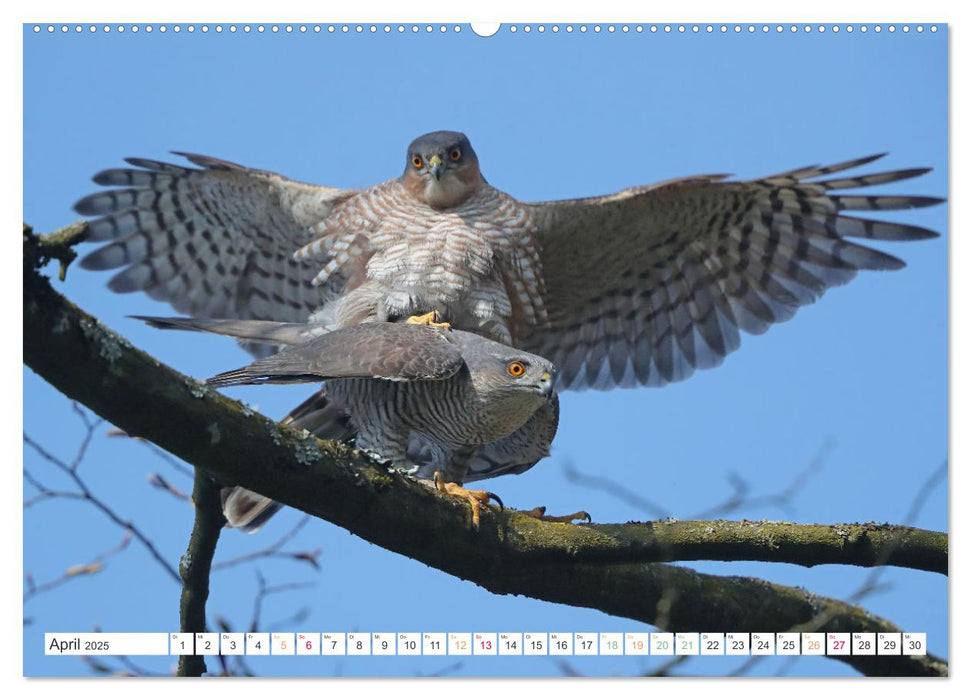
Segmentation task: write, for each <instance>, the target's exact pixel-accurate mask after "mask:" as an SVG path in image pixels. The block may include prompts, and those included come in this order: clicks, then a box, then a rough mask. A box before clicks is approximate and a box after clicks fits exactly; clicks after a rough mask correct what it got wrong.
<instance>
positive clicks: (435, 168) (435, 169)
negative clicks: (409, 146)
mask: <svg viewBox="0 0 971 700" xmlns="http://www.w3.org/2000/svg"><path fill="white" fill-rule="evenodd" d="M428 171H429V172H430V173H431V174H432V176H433V177H434V178H435V182H438V181H439V180H441V179H442V174H443V173H444V172H445V164H444V163H443V162H442V159H441V158H439V157H438V156H432V157H431V158H430V159H429V161H428Z"/></svg>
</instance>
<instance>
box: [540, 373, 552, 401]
mask: <svg viewBox="0 0 971 700" xmlns="http://www.w3.org/2000/svg"><path fill="white" fill-rule="evenodd" d="M539 387H540V390H541V391H542V392H543V393H544V394H545V395H546V397H547V398H549V397H550V396H552V395H553V377H552V375H550V373H549V372H543V374H542V376H540V378H539Z"/></svg>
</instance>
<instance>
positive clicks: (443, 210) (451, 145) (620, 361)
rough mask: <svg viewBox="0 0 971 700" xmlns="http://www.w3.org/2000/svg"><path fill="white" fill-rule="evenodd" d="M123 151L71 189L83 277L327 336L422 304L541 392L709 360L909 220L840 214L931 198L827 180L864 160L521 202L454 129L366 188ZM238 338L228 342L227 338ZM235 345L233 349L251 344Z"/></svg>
mask: <svg viewBox="0 0 971 700" xmlns="http://www.w3.org/2000/svg"><path fill="white" fill-rule="evenodd" d="M180 155H185V156H186V157H187V158H188V159H189V160H190V161H191V162H192V163H194V164H195V165H197V166H199V167H198V168H190V167H182V166H178V165H171V164H168V163H162V162H158V161H153V160H145V159H136V158H131V159H128V163H129V164H131V165H132V166H134V168H125V169H111V170H106V171H103V172H101V173H99V174H98V175H96V176H95V182H97V183H98V184H101V185H107V186H116V187H117V189H113V190H109V191H102V192H99V193H96V194H93V195H91V196H88V197H85V198H84V199H82V200H81V201H80V202H78V203H77V205H76V209H77V211H78V212H79V213H81V214H84V215H87V216H92V217H97V218H94V220H92V221H91V222H90V225H89V231H90V234H89V236H90V240H94V241H110V242H109V243H108V244H107V245H104V246H103V247H101V248H99V249H97V250H95V251H94V252H93V253H91V254H89V255H88V256H87V257H86V258H85V259H84V260H83V261H82V265H83V266H84V267H87V268H89V269H110V268H123V269H122V270H121V272H120V273H118V274H116V275H115V277H114V278H112V280H111V282H110V283H109V286H110V287H111V288H112V289H114V290H116V291H119V292H127V291H135V290H144V291H146V292H148V293H149V294H150V295H151V296H153V297H154V298H157V299H162V300H167V301H169V302H170V303H171V304H172V306H174V307H175V308H176V309H177V310H179V311H181V312H185V313H188V314H192V315H194V316H201V317H209V318H221V319H226V321H224V324H225V325H224V327H223V331H224V332H231V330H232V320H233V319H242V320H247V319H250V320H252V319H267V320H274V321H281V322H294V323H301V324H302V323H305V322H307V321H308V319H309V320H310V321H311V322H312V324H313V325H315V326H316V327H318V328H320V329H324V330H331V329H335V328H341V327H346V326H348V325H351V324H355V323H358V322H361V321H373V320H379V321H396V320H401V319H404V318H407V317H411V316H414V315H417V314H423V313H426V312H429V311H432V310H437V311H438V312H440V314H441V316H442V317H443V320H445V321H447V322H449V323H451V324H452V326H453V327H455V328H460V329H465V330H468V331H472V332H476V333H480V334H483V335H488V336H490V337H492V338H494V339H496V340H499V341H501V342H504V343H507V344H510V345H513V346H515V347H518V348H522V349H524V350H527V351H529V352H533V353H536V354H538V355H541V356H543V357H547V358H549V359H550V360H552V361H553V362H554V363H555V364H556V366H557V367H558V369H559V374H558V379H557V381H558V384H557V385H558V387H560V388H570V389H582V388H588V387H589V388H597V389H606V388H610V387H613V386H636V385H653V386H657V385H663V384H666V383H668V382H673V381H678V380H680V379H684V378H685V377H687V376H689V375H690V374H691V373H692V372H693V371H694V369H696V368H707V367H712V366H715V365H717V364H719V363H720V362H721V360H722V358H724V357H725V356H726V355H727V354H729V353H730V352H732V351H733V350H735V349H736V348H737V347H738V345H739V331H740V330H742V331H747V332H749V333H762V332H764V331H765V330H766V329H768V327H769V326H770V325H772V324H773V323H776V322H780V321H784V320H787V319H789V318H791V317H792V316H793V314H794V313H795V312H796V310H797V309H798V308H799V307H800V306H802V305H805V304H808V303H811V302H813V301H815V300H816V299H817V298H819V296H820V295H822V293H823V292H824V291H825V290H826V289H828V288H829V287H832V286H835V285H838V284H842V283H844V282H846V281H848V280H849V279H851V278H852V277H853V276H854V275H855V274H856V272H857V271H858V270H862V269H866V270H893V269H898V268H900V267H902V266H903V263H902V262H901V261H900V260H898V259H897V258H895V257H892V256H890V255H888V254H886V253H883V252H880V251H878V250H875V249H873V248H870V247H867V246H864V245H861V244H859V243H856V242H853V241H851V240H850V239H863V240H864V241H869V240H891V241H896V240H918V239H922V238H928V237H932V236H935V235H937V234H936V233H935V232H933V231H930V230H928V229H924V228H920V227H916V226H910V225H905V224H899V223H892V222H886V221H878V220H872V219H869V218H866V217H864V216H852V215H847V212H859V211H863V212H865V211H884V210H898V209H909V208H914V207H923V206H928V205H931V204H936V203H938V202H941V201H942V200H941V199H938V198H935V197H922V196H894V195H866V194H854V193H851V194H846V193H843V191H847V190H849V191H852V190H857V189H859V188H864V187H867V186H871V185H879V184H885V183H892V182H896V181H900V180H906V179H909V178H912V177H916V176H918V175H921V174H923V173H924V172H926V169H923V168H914V169H905V170H893V171H888V172H877V173H869V174H864V175H857V176H852V175H843V174H839V175H837V173H843V171H847V170H850V169H853V168H857V167H862V166H864V165H867V164H870V163H872V162H873V161H875V160H877V158H879V156H872V157H868V158H861V159H858V160H853V161H848V162H844V163H839V164H837V165H831V166H828V167H818V166H811V167H805V168H799V169H795V170H790V171H787V172H783V173H779V174H777V175H772V176H769V177H764V178H761V179H757V180H741V181H735V180H730V179H727V178H726V176H723V175H705V176H697V177H687V178H680V179H675V180H670V181H668V182H664V183H660V184H656V185H647V186H641V187H633V188H630V189H626V190H623V191H621V192H617V193H615V194H612V195H607V196H602V197H590V198H585V199H574V200H562V201H552V202H538V203H530V202H520V201H518V200H516V199H514V198H513V197H511V196H510V195H507V194H505V193H503V192H501V191H499V190H497V189H496V188H494V187H492V186H491V185H489V184H488V183H487V182H486V180H485V178H484V177H483V176H482V173H481V171H480V169H479V161H478V158H477V156H476V153H475V151H474V150H473V149H472V146H471V144H470V143H469V140H468V139H467V138H466V137H465V136H464V135H463V134H460V133H457V132H450V131H440V132H434V133H431V134H426V135H424V136H421V137H419V138H418V139H416V140H415V141H414V142H413V143H412V144H411V145H410V146H409V148H408V151H407V155H406V162H405V167H404V172H403V174H402V175H401V176H399V177H396V178H394V179H392V180H389V181H387V182H384V183H381V184H378V185H375V186H373V187H370V188H368V189H364V190H341V189H335V188H331V187H321V186H315V185H310V184H305V183H300V182H295V181H292V180H288V179H287V178H285V177H283V176H281V175H277V174H274V173H271V172H266V171H262V170H253V169H249V168H244V167H242V166H239V165H235V164H233V163H228V162H226V161H221V160H217V159H214V158H209V157H205V156H198V155H191V154H180ZM240 335H246V333H245V332H241V333H240ZM251 349H252V348H251Z"/></svg>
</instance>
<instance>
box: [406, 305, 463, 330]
mask: <svg viewBox="0 0 971 700" xmlns="http://www.w3.org/2000/svg"><path fill="white" fill-rule="evenodd" d="M405 323H413V324H415V325H417V326H432V327H433V328H451V327H452V324H450V323H446V322H444V321H442V315H441V314H440V313H438V310H437V309H436V310H435V311H430V312H429V313H427V314H424V315H422V316H409V317H408V319H407V320H406V321H405Z"/></svg>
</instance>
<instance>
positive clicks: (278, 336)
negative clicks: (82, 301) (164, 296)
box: [131, 316, 327, 345]
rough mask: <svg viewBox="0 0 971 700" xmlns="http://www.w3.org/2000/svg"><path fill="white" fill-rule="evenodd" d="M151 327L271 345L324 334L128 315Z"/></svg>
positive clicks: (296, 326)
mask: <svg viewBox="0 0 971 700" xmlns="http://www.w3.org/2000/svg"><path fill="white" fill-rule="evenodd" d="M131 318H137V319H138V320H140V321H144V322H145V323H147V324H148V325H150V326H153V327H155V328H163V329H167V330H171V329H175V330H184V331H202V332H204V333H216V334H218V335H228V336H231V337H233V338H239V339H241V340H249V341H255V342H260V343H272V344H274V345H296V344H298V343H303V342H306V341H308V340H310V339H311V338H313V337H315V336H317V335H320V334H321V333H324V332H326V330H327V329H326V328H324V327H323V326H321V327H319V329H318V328H317V327H315V326H310V325H308V324H306V323H280V322H278V321H254V320H243V319H236V318H188V317H179V316H171V317H166V316H132V317H131Z"/></svg>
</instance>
